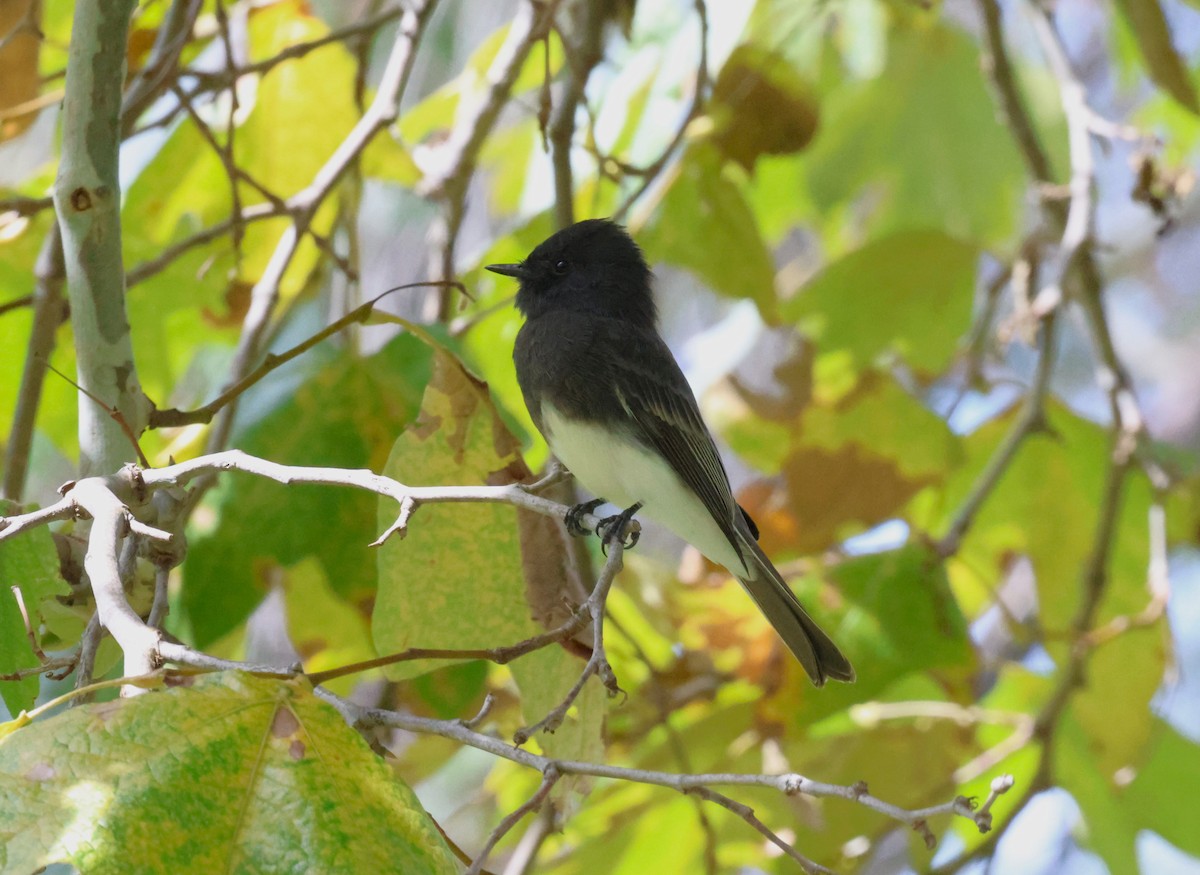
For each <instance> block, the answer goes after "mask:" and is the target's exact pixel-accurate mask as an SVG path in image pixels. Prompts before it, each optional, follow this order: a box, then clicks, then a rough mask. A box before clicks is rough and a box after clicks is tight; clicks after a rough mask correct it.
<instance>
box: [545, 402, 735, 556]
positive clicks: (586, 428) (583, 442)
mask: <svg viewBox="0 0 1200 875" xmlns="http://www.w3.org/2000/svg"><path fill="white" fill-rule="evenodd" d="M542 419H543V422H544V425H545V430H544V431H545V437H546V442H547V443H548V444H549V445H550V449H551V450H552V451H553V452H554V455H555V456H557V457H558V459H559V461H561V462H562V463H563V464H564V465H566V467H567V469H568V470H569V471H570V472H571V473H572V474H574V475H575V479H576V480H578V481H579V482H580V483H581V484H583V486H584V487H586V488H587V489H588V491H590V492H592V493H593V494H594V495H596V496H598V497H600V498H604V499H606V500H608V501H609V502H611V503H612V504H615V505H617V506H618V507H620V508H626V507H630V506H632V505H634V504H636V503H637V502H639V501H640V502H641V503H642V504H643V505H644V509H643V513H644V514H645V516H646V517H648V518H649V519H652V520H654V521H655V522H658V523H660V524H661V525H663V526H665V527H666V528H667V529H669V530H670V531H672V532H674V533H675V534H676V535H677V536H679V537H680V538H682V539H683V540H685V541H687V542H688V543H690V544H691V545H692V546H694V547H696V549H698V550H699V551H700V552H701V553H703V554H704V555H705V556H707V557H708V558H709V559H711V560H712V561H714V562H718V563H720V564H721V565H724V566H725V567H726V568H728V569H729V570H730V571H733V572H734V573H735V574H745V573H746V570H745V569H746V566H745V563H744V561H743V560H742V557H741V556H740V555H739V554H738V552H737V551H736V550H734V548H733V547H732V545H730V543H729V540H728V539H727V538H726V537H725V535H724V533H723V532H722V531H721V528H720V526H718V525H717V522H716V520H714V519H713V517H712V514H711V513H710V512H709V510H708V508H706V507H705V506H704V502H702V501H701V500H700V498H699V497H698V496H697V495H696V493H694V492H693V491H692V490H691V489H690V488H688V486H687V485H686V484H685V483H684V482H683V480H682V479H681V478H680V477H679V475H678V474H676V473H675V470H674V469H673V468H672V467H671V466H670V464H669V463H668V462H667V461H666V459H664V458H663V457H662V456H661V455H660V454H659V453H657V452H655V451H654V450H652V449H650V448H649V447H647V446H645V445H644V444H642V443H640V442H639V441H637V440H636V439H635V438H634V437H633V434H632V432H630V431H622V430H621V428H620V425H619V423H614V425H615V427H614V428H610V427H607V426H602V425H600V424H599V423H597V422H595V421H593V420H580V419H575V418H572V417H569V416H566V415H564V414H563V412H562V411H560V410H559V409H558V408H557V407H555V406H554V404H553V403H549V402H543V404H542Z"/></svg>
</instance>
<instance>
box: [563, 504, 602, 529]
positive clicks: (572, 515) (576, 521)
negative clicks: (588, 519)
mask: <svg viewBox="0 0 1200 875" xmlns="http://www.w3.org/2000/svg"><path fill="white" fill-rule="evenodd" d="M602 504H604V499H603V498H593V499H592V500H591V501H585V502H583V503H581V504H577V505H575V506H574V507H573V508H571V509H570V510H569V511H567V515H566V516H565V517H564V518H563V522H564V523H566V524H567V534H570V535H574V536H575V537H577V538H579V537H582V536H584V535H586V534H589V532H588V530H587V529H585V528H584V527H583V523H582V522H580V519H581V517H583V516H584V515H585V514H589V513H591V512H592V511H594V510H595V509H596V508H598V507H599V506H600V505H602ZM597 534H599V526H597Z"/></svg>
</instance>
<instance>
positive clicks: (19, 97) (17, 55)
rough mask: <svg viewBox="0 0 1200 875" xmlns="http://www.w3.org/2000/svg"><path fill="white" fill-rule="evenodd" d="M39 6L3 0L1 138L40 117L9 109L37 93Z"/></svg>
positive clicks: (0, 20)
mask: <svg viewBox="0 0 1200 875" xmlns="http://www.w3.org/2000/svg"><path fill="white" fill-rule="evenodd" d="M39 11H40V6H39V5H36V4H35V3H34V0H5V2H3V3H0V37H3V38H4V39H5V40H6V42H5V44H4V45H3V47H0V142H3V141H4V140H10V139H12V138H13V137H15V136H17V135H18V134H20V133H21V132H22V131H24V130H25V129H26V128H28V127H29V126H30V125H31V124H33V120H34V119H35V118H36V117H37V113H36V112H32V111H31V112H18V113H16V114H14V115H12V116H8V114H7V112H6V111H8V110H11V109H13V108H14V107H19V106H21V105H22V104H25V103H28V102H29V101H31V100H33V99H34V98H35V97H37V96H38V49H39V48H40V46H41V37H40V36H39V34H38V13H39Z"/></svg>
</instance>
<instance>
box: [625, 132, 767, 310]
mask: <svg viewBox="0 0 1200 875" xmlns="http://www.w3.org/2000/svg"><path fill="white" fill-rule="evenodd" d="M638 241H639V242H640V243H641V244H642V246H643V247H644V248H645V250H646V254H647V256H648V257H649V258H650V260H651V261H664V262H667V263H668V264H674V265H676V266H678V267H682V268H685V269H687V270H690V271H691V272H692V273H694V274H696V276H698V277H699V278H700V279H701V280H703V281H704V282H705V283H707V284H708V285H709V286H711V287H712V288H713V290H714V291H716V292H719V293H720V294H722V295H725V296H726V297H730V298H750V299H751V300H753V301H754V302H755V303H756V304H758V309H759V311H760V312H761V313H762V314H763V318H764V319H767V320H774V319H775V317H776V310H777V304H776V300H775V264H774V261H773V259H772V256H771V252H770V251H769V250H768V249H767V247H766V244H765V243H764V242H763V239H762V235H761V234H760V233H759V230H758V222H757V220H756V219H755V216H754V213H753V212H751V210H750V207H749V205H748V204H747V203H746V199H745V197H744V196H743V195H742V192H741V189H740V188H739V185H738V183H736V182H734V181H733V179H732V174H731V173H729V172H727V171H726V169H725V167H724V166H723V163H722V161H721V159H720V156H719V155H718V153H717V151H716V149H715V148H713V147H712V146H703V145H701V146H694V147H692V148H691V149H688V150H687V152H685V153H684V155H683V157H682V158H681V159H680V160H679V161H678V163H677V164H676V165H675V167H674V168H673V170H672V172H671V178H670V183H669V187H668V188H667V190H666V193H665V194H664V195H663V199H662V202H661V203H660V204H659V205H658V208H657V209H656V210H655V211H654V213H653V215H652V216H651V217H650V220H649V222H648V223H647V224H646V226H645V227H644V228H642V229H641V231H640V232H639V233H638Z"/></svg>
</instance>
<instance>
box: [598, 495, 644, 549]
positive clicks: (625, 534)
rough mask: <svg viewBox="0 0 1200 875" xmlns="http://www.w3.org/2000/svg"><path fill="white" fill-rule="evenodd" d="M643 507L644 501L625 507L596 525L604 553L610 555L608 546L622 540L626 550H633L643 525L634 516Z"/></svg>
mask: <svg viewBox="0 0 1200 875" xmlns="http://www.w3.org/2000/svg"><path fill="white" fill-rule="evenodd" d="M641 509H642V503H641V502H640V501H639V502H638V503H637V504H635V505H633V506H631V507H627V508H625V509H624V510H623V511H621V512H620V513H619V514H615V515H614V516H610V517H607V518H606V519H603V520H601V521H600V522H599V524H598V525H597V526H596V534H597V535H599V536H600V549H601V550H602V551H603V552H604V555H605V556H607V555H608V548H609V547H610V546H611V545H612V544H614V543H616V542H618V541H619V542H620V543H621V546H622V547H623V548H624V549H626V550H632V549H633V548H634V547H635V546H636V545H637V542H638V539H639V538H641V537H642V527H641V526H640V525H639V524H638V522H637V521H636V520H635V519H634V518H633V515H634V514H635V513H637V512H638V511H639V510H641Z"/></svg>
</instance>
